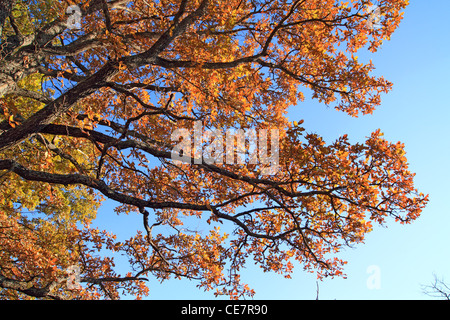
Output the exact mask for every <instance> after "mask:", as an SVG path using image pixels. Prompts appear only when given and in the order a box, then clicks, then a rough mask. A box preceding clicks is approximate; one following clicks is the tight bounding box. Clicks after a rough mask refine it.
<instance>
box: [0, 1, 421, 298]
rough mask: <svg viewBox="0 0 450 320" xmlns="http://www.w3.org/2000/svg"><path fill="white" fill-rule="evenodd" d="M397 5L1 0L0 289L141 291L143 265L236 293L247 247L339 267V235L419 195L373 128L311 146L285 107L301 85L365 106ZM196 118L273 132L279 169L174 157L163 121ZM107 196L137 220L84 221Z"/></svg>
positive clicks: (286, 269)
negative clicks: (111, 224) (118, 228)
mask: <svg viewBox="0 0 450 320" xmlns="http://www.w3.org/2000/svg"><path fill="white" fill-rule="evenodd" d="M407 2H408V1H407V0H386V1H381V3H380V12H381V16H380V21H379V27H377V28H374V27H373V26H371V24H369V23H368V21H370V19H372V18H373V17H372V16H371V13H370V11H368V10H367V8H368V7H370V6H371V5H372V3H370V2H369V1H363V0H349V1H335V0H296V1H284V0H283V1H260V0H227V1H217V0H177V1H165V0H164V1H163V0H162V1H153V0H133V1H132V0H90V1H80V2H73V1H56V0H50V1H43V0H41V1H19V0H17V1H13V0H11V1H6V0H2V1H0V5H1V6H2V10H3V12H6V13H7V14H6V15H5V18H4V19H2V21H1V22H2V24H3V25H2V29H1V32H2V34H1V45H0V59H1V60H0V97H1V98H0V111H1V117H2V118H1V121H2V122H0V249H1V251H0V296H1V297H2V298H5V299H33V298H45V299H118V298H120V297H121V296H122V295H124V294H126V295H128V296H129V295H132V296H135V297H136V298H142V297H145V296H146V295H147V294H148V293H149V288H148V287H147V286H146V284H147V280H148V279H150V278H156V279H159V280H166V279H169V278H188V279H192V280H194V281H197V282H198V285H199V287H200V288H202V289H205V290H214V291H215V292H216V294H218V295H222V294H223V295H228V296H230V297H231V298H239V297H242V296H248V295H250V296H252V295H253V294H254V291H253V290H252V289H251V288H250V287H249V286H248V285H246V284H245V283H243V282H242V281H241V279H240V271H241V270H242V268H244V265H245V263H246V262H247V261H252V260H253V261H254V262H255V263H256V264H257V265H259V266H260V267H261V268H262V269H263V270H264V271H273V272H277V273H280V274H282V275H284V276H286V277H289V276H290V274H292V272H293V266H294V263H295V262H297V263H298V264H299V265H300V266H302V267H303V268H304V269H305V270H308V271H314V272H317V275H318V277H319V278H321V277H324V276H339V275H342V274H343V273H344V268H343V267H344V265H345V261H342V260H341V259H340V258H339V251H340V250H341V249H342V248H344V247H346V246H351V245H354V244H357V243H361V242H363V241H364V237H365V235H366V234H367V233H368V232H370V231H371V230H372V228H373V225H374V224H384V223H386V222H388V221H390V220H395V221H399V222H401V223H409V222H411V221H413V220H415V219H416V218H417V217H418V216H419V214H420V212H421V210H422V209H423V207H424V206H425V205H426V202H427V196H425V195H423V194H421V193H419V192H418V191H417V190H416V189H415V187H414V184H413V178H414V174H413V173H411V172H410V171H409V170H408V162H407V159H406V158H405V151H404V146H403V145H402V144H401V143H391V142H388V141H386V140H385V139H383V134H382V133H381V131H376V132H374V133H372V134H371V135H370V136H369V137H367V138H366V140H365V141H362V142H361V143H353V144H352V143H351V142H350V141H349V138H348V137H347V136H346V135H345V136H342V137H340V138H339V139H337V140H336V141H334V142H332V143H327V142H325V141H324V139H322V138H321V137H320V136H319V135H318V134H313V133H307V131H306V130H305V128H304V127H303V121H301V120H299V119H297V121H296V122H292V119H291V120H290V119H288V118H287V116H286V114H287V111H288V108H294V107H295V106H296V105H298V104H301V103H303V101H304V100H305V93H306V92H311V93H312V98H313V99H317V100H318V101H320V102H323V103H324V104H326V105H329V106H333V107H335V108H336V109H338V110H341V111H342V112H345V113H347V114H349V116H353V117H357V116H358V115H361V114H370V113H372V112H373V111H374V109H375V108H376V107H377V106H379V105H380V103H381V94H383V93H387V92H388V91H389V90H390V88H391V86H392V84H391V83H390V82H388V81H387V80H385V79H383V78H382V77H376V76H373V75H371V72H372V70H373V69H374V66H373V65H372V63H363V62H361V61H359V60H358V57H357V52H358V50H367V49H368V50H370V51H372V52H375V51H376V50H377V49H378V48H379V46H380V45H381V44H382V42H383V41H385V40H388V39H389V38H390V36H391V34H392V33H393V32H394V30H395V29H396V28H397V26H398V24H399V23H400V21H401V17H402V10H403V9H405V7H406V6H407ZM70 5H78V8H79V10H80V11H79V12H80V17H81V20H80V21H79V22H80V23H79V27H77V28H73V25H70V23H69V22H70V21H72V20H71V19H73V18H74V17H73V16H71V15H70V12H69V14H67V13H66V9H67V8H68V6H70ZM0 18H1V17H0ZM198 121H201V123H202V125H203V126H204V128H209V129H219V130H228V129H256V130H258V129H270V128H276V129H278V130H279V168H278V170H277V171H276V172H275V174H273V175H264V174H262V172H263V169H264V168H263V166H264V164H262V163H256V164H255V163H248V159H247V162H246V163H244V164H230V163H226V162H224V163H220V164H208V163H204V162H202V163H194V162H192V163H190V164H189V163H178V162H174V161H173V160H172V157H171V151H172V149H173V147H174V145H175V144H176V141H173V140H172V139H171V134H172V133H173V132H174V131H175V130H177V129H180V128H184V129H186V130H188V131H189V130H192V129H193V127H194V123H197V122H198ZM207 143H208V141H206V142H205V146H206V144H207ZM235 147H236V148H237V146H235ZM188 156H191V155H188ZM192 157H194V156H193V155H192ZM105 199H110V200H112V201H115V203H117V208H116V212H117V213H118V214H120V215H127V214H128V215H132V214H139V215H141V216H142V225H141V226H140V229H141V230H142V231H140V232H138V233H137V234H136V235H134V236H133V237H131V238H130V239H120V241H119V239H116V236H115V235H113V234H111V233H109V232H108V231H107V230H106V231H104V230H98V229H96V228H93V227H91V222H92V220H93V219H95V216H96V212H97V209H98V208H99V206H100V205H101V203H102V201H104V200H105ZM111 214H114V213H111ZM200 225H201V226H200ZM120 254H123V255H124V256H125V257H126V258H127V260H128V263H129V272H128V273H125V274H120V273H119V272H118V271H117V269H116V265H115V260H114V259H115V257H117V256H119V255H120ZM74 266H75V267H76V268H78V269H77V270H79V274H77V278H76V281H75V282H76V283H75V285H73V283H71V282H70V281H72V280H73V279H71V275H69V271H68V270H71V268H72V269H73V267H74ZM150 289H151V288H150ZM150 291H151V290H150Z"/></svg>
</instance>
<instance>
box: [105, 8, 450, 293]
mask: <svg viewBox="0 0 450 320" xmlns="http://www.w3.org/2000/svg"><path fill="white" fill-rule="evenodd" d="M410 2H411V3H410V5H409V7H408V8H407V9H406V11H405V16H404V20H403V21H402V23H401V24H400V27H399V28H398V29H397V31H396V32H395V33H394V35H393V36H392V38H391V40H390V41H388V42H386V43H385V44H384V45H383V46H382V48H381V49H380V50H379V51H378V52H377V53H375V54H370V55H369V54H367V55H366V54H358V55H359V56H360V58H361V59H363V58H364V59H366V58H367V59H369V58H370V59H372V61H373V63H374V65H375V67H376V70H375V74H378V75H383V76H384V77H385V78H386V79H388V80H389V81H391V82H393V83H394V88H393V90H392V91H391V92H390V93H389V94H387V95H383V102H382V105H381V106H380V107H379V108H378V109H377V110H376V111H375V112H374V113H373V114H372V115H368V116H363V117H360V118H351V117H349V116H348V115H346V114H344V113H342V112H338V111H335V110H334V109H332V108H327V107H326V106H324V105H322V104H318V103H317V102H314V101H311V100H308V99H306V100H305V102H303V103H301V104H300V105H298V106H296V107H295V108H292V110H290V113H289V116H290V117H291V119H292V121H294V120H299V119H304V120H305V123H304V126H305V127H306V129H307V131H313V132H316V133H318V134H320V135H322V136H323V137H324V138H325V139H326V140H327V141H328V142H331V141H332V140H334V139H335V138H337V137H339V136H340V135H343V134H348V135H349V138H350V139H351V141H354V142H356V141H363V140H365V137H367V136H369V135H370V134H371V132H373V131H375V130H376V129H378V128H380V129H381V131H382V132H384V133H385V138H386V139H388V140H389V141H392V142H397V141H402V142H403V143H405V148H406V151H407V155H406V156H407V158H408V160H409V163H410V169H411V171H412V172H415V173H416V174H417V175H416V179H415V184H416V187H417V188H418V189H419V191H421V192H424V193H426V194H430V202H429V204H428V206H427V208H426V209H425V210H424V211H423V213H422V216H421V217H420V218H419V219H418V220H416V221H415V222H414V223H413V224H411V225H406V226H403V225H400V224H397V223H395V222H394V221H388V223H387V225H386V226H387V228H382V227H375V228H374V231H373V232H372V233H370V234H369V235H368V236H367V238H366V242H365V243H364V244H360V245H358V246H357V247H356V248H353V249H347V250H345V251H344V252H342V253H341V255H340V257H341V258H343V259H346V260H347V261H348V264H347V266H346V268H345V272H346V274H347V278H346V279H340V278H335V279H325V280H324V281H322V282H319V298H320V299H337V300H342V299H371V300H372V299H429V297H428V296H426V295H424V294H423V293H422V290H421V285H427V284H430V283H431V281H432V280H433V274H436V275H438V276H439V277H443V278H444V279H447V280H448V281H449V282H450V247H449V245H448V244H449V243H450V232H448V229H449V228H450V201H449V199H450V196H449V188H448V185H449V183H450V168H449V164H450V142H449V138H450V125H449V121H450V108H449V107H450V103H449V99H448V97H447V96H448V95H449V94H450V78H449V75H450V25H449V22H448V21H449V19H448V17H447V16H446V15H450V1H447V0H431V1H430V0H429V1H424V0H411V1H410ZM112 208H113V207H112V204H111V203H106V204H105V205H104V206H102V208H101V209H100V212H99V215H98V221H97V223H96V224H97V225H99V226H101V227H102V228H106V229H109V230H111V231H113V232H116V233H117V234H118V236H119V238H121V237H123V238H124V239H126V238H129V237H131V236H132V235H133V234H134V233H135V232H136V230H138V229H139V230H142V221H141V217H140V216H132V215H130V216H127V217H125V219H123V218H121V217H118V216H117V215H115V214H114V213H113V212H112V210H113V209H112ZM371 266H375V268H376V270H378V271H379V279H380V287H379V288H373V289H370V288H369V287H368V285H367V280H368V279H369V277H371V275H373V274H370V273H368V272H367V271H368V268H369V267H371ZM241 276H242V279H243V282H246V283H248V284H249V285H250V286H251V287H252V288H253V289H255V291H256V295H255V297H254V299H315V297H316V276H315V274H310V273H306V272H304V271H303V269H302V268H301V266H299V265H296V268H295V271H294V274H293V277H292V279H290V280H288V279H284V278H283V277H282V276H280V275H276V274H271V273H263V272H262V271H261V270H260V269H259V268H258V267H255V266H254V265H253V264H252V262H250V263H249V264H248V266H247V268H246V269H245V270H243V272H242V275H241ZM148 285H149V287H150V296H149V299H212V298H214V296H213V294H212V292H206V293H205V292H203V291H201V290H199V289H197V288H196V283H195V282H190V281H185V280H171V281H168V282H164V283H163V284H162V285H160V284H159V283H158V282H157V281H156V280H155V279H150V282H149V283H148Z"/></svg>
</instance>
